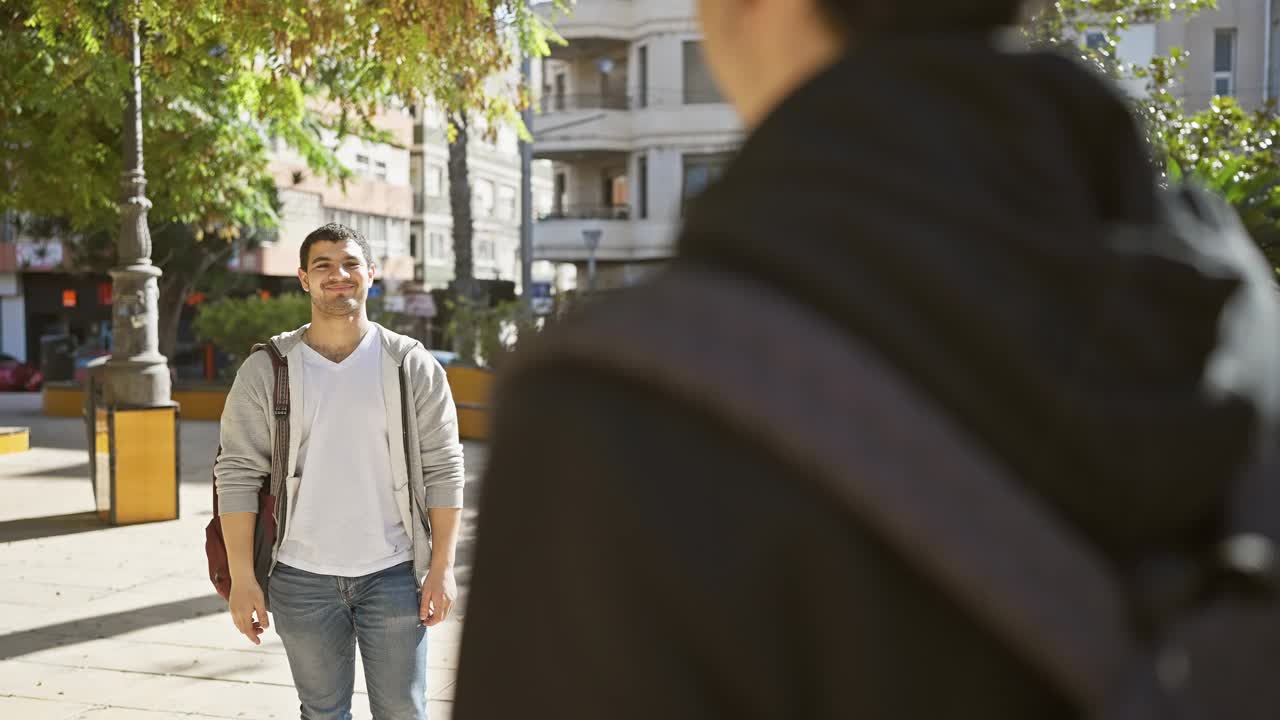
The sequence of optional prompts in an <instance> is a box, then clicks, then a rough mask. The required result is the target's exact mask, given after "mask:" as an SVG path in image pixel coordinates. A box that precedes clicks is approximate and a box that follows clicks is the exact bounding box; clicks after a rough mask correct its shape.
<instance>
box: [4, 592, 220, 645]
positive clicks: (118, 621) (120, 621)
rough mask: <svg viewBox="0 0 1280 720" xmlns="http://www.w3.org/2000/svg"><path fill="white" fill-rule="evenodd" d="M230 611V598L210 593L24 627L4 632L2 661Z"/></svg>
mask: <svg viewBox="0 0 1280 720" xmlns="http://www.w3.org/2000/svg"><path fill="white" fill-rule="evenodd" d="M226 611H227V603H226V601H224V600H223V599H222V598H220V597H218V596H217V595H207V596H204V597H196V598H189V599H187V600H177V601H175V602H169V603H162V604H159V605H150V606H148V607H141V608H135V609H133V610H125V611H123V612H116V613H110V614H108V615H98V616H97V617H91V618H85V619H83V620H72V621H69V622H64V623H58V624H56V625H45V626H44V627H38V628H32V629H31V630H22V631H19V632H15V633H10V634H8V635H0V661H4V660H9V659H11V658H16V657H21V656H23V655H30V654H31V653H36V652H40V651H41V650H49V649H51V648H56V647H62V646H64V645H75V644H78V643H82V642H88V641H90V640H100V639H102V638H108V637H115V636H117V635H124V634H125V633H130V632H134V631H135V630H142V629H144V628H149V627H154V626H156V625H168V624H169V623H174V622H178V621H180V620H189V619H192V618H199V617H205V616H207V615H216V614H218V613H224V612H226ZM193 652H194V651H193Z"/></svg>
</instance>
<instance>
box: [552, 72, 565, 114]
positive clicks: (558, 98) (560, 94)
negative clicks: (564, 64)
mask: <svg viewBox="0 0 1280 720" xmlns="http://www.w3.org/2000/svg"><path fill="white" fill-rule="evenodd" d="M564 77H565V76H564V73H562V72H560V73H556V80H555V82H556V85H555V87H556V89H555V95H554V99H555V104H554V105H553V107H554V108H555V109H556V110H564V97H565V79H564Z"/></svg>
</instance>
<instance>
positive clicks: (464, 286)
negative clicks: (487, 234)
mask: <svg viewBox="0 0 1280 720" xmlns="http://www.w3.org/2000/svg"><path fill="white" fill-rule="evenodd" d="M449 122H450V124H452V125H453V127H454V128H455V129H456V130H457V136H456V137H455V138H454V141H453V142H451V143H449V210H450V211H451V213H452V214H453V279H454V283H455V284H456V290H457V291H458V294H459V295H462V296H465V297H471V296H472V295H473V292H474V290H473V284H474V283H473V281H474V280H475V264H474V261H473V260H472V246H473V243H472V240H473V236H474V227H473V221H472V216H471V178H470V173H469V172H468V170H467V115H466V113H465V112H461V111H459V112H450V113H449Z"/></svg>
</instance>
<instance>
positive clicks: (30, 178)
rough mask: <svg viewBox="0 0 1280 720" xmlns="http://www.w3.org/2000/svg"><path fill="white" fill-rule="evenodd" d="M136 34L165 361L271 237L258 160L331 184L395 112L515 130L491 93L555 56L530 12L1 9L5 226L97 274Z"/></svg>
mask: <svg viewBox="0 0 1280 720" xmlns="http://www.w3.org/2000/svg"><path fill="white" fill-rule="evenodd" d="M557 2H558V0H557ZM135 18H137V19H139V20H140V22H141V27H142V32H143V38H144V44H143V47H142V56H143V118H144V122H145V129H144V138H145V144H144V154H145V158H146V169H147V179H148V187H147V196H148V198H149V199H150V200H151V201H152V203H153V204H154V207H153V209H152V211H151V213H150V222H151V226H152V228H153V230H154V236H155V237H154V241H155V244H154V252H153V256H154V260H155V261H156V262H157V264H158V265H159V266H160V267H161V268H162V269H163V270H165V275H164V277H163V278H162V287H161V301H162V306H161V312H162V315H163V316H164V317H163V318H162V321H161V326H162V328H163V329H164V332H165V336H164V337H162V341H161V347H162V350H169V351H171V350H172V348H173V344H174V342H173V341H174V337H175V335H176V329H177V318H176V313H177V312H178V311H180V309H181V307H182V302H183V300H184V299H185V298H186V295H187V294H188V293H189V292H190V291H191V289H192V288H194V287H196V284H197V283H198V282H200V280H201V278H202V277H203V275H204V274H205V273H208V272H210V271H211V270H213V269H215V268H218V267H222V266H224V265H225V260H226V258H227V257H228V255H229V254H230V253H231V252H232V250H233V249H234V247H235V246H236V245H237V244H241V243H247V242H253V240H254V238H257V237H260V236H261V235H263V234H265V233H269V232H270V230H271V229H272V228H274V227H275V226H276V224H277V221H278V218H277V215H276V212H277V208H276V198H275V189H274V181H273V179H272V177H271V175H270V173H269V172H268V168H267V159H268V158H267V150H268V144H269V143H271V142H274V141H280V142H282V143H284V144H285V145H287V146H288V147H290V148H292V149H293V150H295V151H297V152H298V153H299V154H300V155H301V156H302V157H303V158H305V160H306V162H307V164H308V165H309V167H310V169H311V171H312V172H314V173H316V174H318V175H320V176H322V177H325V178H327V179H332V180H336V181H342V180H344V179H345V178H346V177H347V176H348V174H349V173H348V171H347V170H346V169H345V168H343V167H342V166H341V165H340V164H339V163H338V161H337V159H336V157H335V155H334V150H335V148H336V146H337V142H338V141H339V140H340V139H341V138H342V137H344V136H348V135H352V134H359V135H366V136H370V137H379V133H378V131H377V130H376V129H375V127H374V124H373V122H372V120H373V118H374V116H375V114H376V113H377V112H378V111H379V110H380V109H381V108H384V107H386V106H387V105H388V104H390V103H395V102H401V103H404V104H410V103H413V102H416V101H417V100H418V99H419V98H420V97H421V96H422V95H424V94H426V95H430V96H432V97H434V98H436V99H437V100H438V101H440V102H441V103H443V104H444V105H445V106H446V107H457V108H464V109H468V110H470V111H471V112H473V113H477V114H480V115H484V116H486V117H492V118H494V119H495V120H496V119H497V118H509V119H510V118H515V117H517V116H516V111H517V109H518V108H519V107H520V106H521V104H522V103H523V101H524V98H525V97H526V95H525V92H524V89H522V88H517V87H502V88H498V89H497V90H495V89H493V87H492V83H488V84H486V82H485V80H486V79H487V78H490V77H491V76H493V75H494V74H495V73H496V72H497V71H499V70H501V69H504V68H508V67H511V66H512V64H513V63H514V62H515V61H516V59H517V56H518V55H519V54H520V53H522V52H525V53H530V54H532V55H535V56H539V55H545V54H546V53H547V51H548V45H547V43H548V41H549V40H553V39H555V37H554V34H553V32H552V30H551V28H550V27H549V26H547V25H546V24H545V23H544V22H543V21H542V20H541V19H540V18H539V16H538V15H537V14H535V13H534V12H533V11H532V9H531V8H530V7H529V4H528V3H527V2H526V1H525V0H368V1H366V2H360V3H351V2H348V1H347V0H169V1H166V2H161V1H160V0H139V1H136V2H135V1H130V0H0V68H4V70H3V72H0V167H2V168H3V171H2V172H0V210H12V211H16V212H18V213H21V214H22V215H23V216H28V217H29V216H36V217H39V218H43V219H45V222H46V225H47V226H49V227H59V228H61V229H62V230H63V234H64V239H66V240H69V241H71V242H72V243H74V245H75V248H74V252H73V256H74V257H76V258H77V259H78V260H79V261H81V262H82V263H84V264H85V266H86V267H88V268H91V269H98V270H102V269H105V268H107V267H109V266H110V265H111V264H112V262H113V254H114V246H113V243H112V242H111V240H112V239H113V238H114V237H115V236H116V235H117V233H118V230H119V224H120V222H119V215H118V209H117V205H116V203H117V201H118V199H119V196H120V193H121V190H120V171H121V167H122V165H121V154H122V153H121V145H122V132H121V130H122V128H121V122H122V111H123V108H124V105H125V94H126V89H127V87H128V86H129V77H130V75H129V59H130V55H129V43H128V40H127V36H126V34H125V32H124V31H125V29H126V28H127V27H129V26H130V25H131V23H132V22H133V20H134V19H135Z"/></svg>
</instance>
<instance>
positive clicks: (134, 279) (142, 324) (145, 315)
mask: <svg viewBox="0 0 1280 720" xmlns="http://www.w3.org/2000/svg"><path fill="white" fill-rule="evenodd" d="M128 32H129V34H130V45H131V48H132V53H133V62H132V65H133V67H132V71H131V74H132V87H131V88H130V90H129V94H128V102H127V104H126V106H125V111H124V122H123V125H122V130H123V132H124V172H123V174H122V177H121V186H122V189H123V197H122V199H121V202H120V215H121V226H120V239H119V243H118V245H117V251H118V254H119V263H120V264H119V266H118V267H116V268H115V269H113V270H112V271H111V278H112V280H113V282H112V291H111V301H112V348H111V359H110V360H109V361H107V363H106V397H105V398H104V399H105V401H106V403H107V404H109V405H118V406H134V407H155V406H158V405H167V404H169V402H170V399H169V389H170V387H169V366H168V363H167V362H166V360H165V357H164V356H163V355H161V354H160V337H159V325H160V322H159V320H160V312H159V305H158V301H159V295H160V286H159V284H158V282H157V280H158V278H159V277H160V275H161V272H160V268H157V267H156V266H154V265H152V264H151V231H150V230H149V229H148V227H147V211H148V210H150V209H151V201H150V200H148V199H147V197H146V194H145V191H146V187H147V177H146V173H145V172H144V171H143V165H142V50H141V47H140V39H139V28H138V20H137V19H134V21H133V23H132V25H131V26H130V28H129V30H128Z"/></svg>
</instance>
